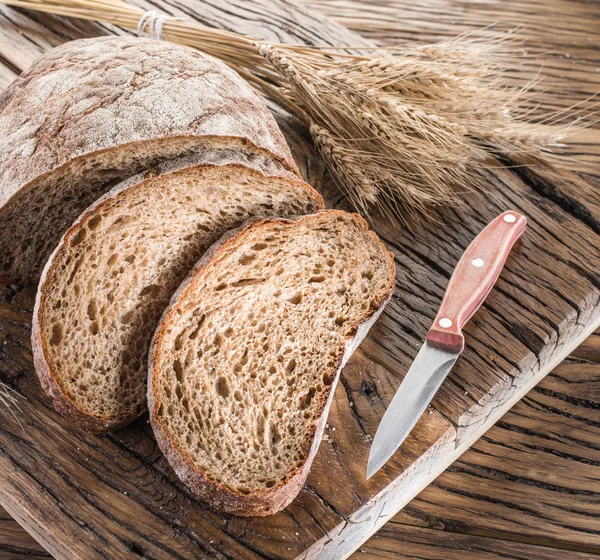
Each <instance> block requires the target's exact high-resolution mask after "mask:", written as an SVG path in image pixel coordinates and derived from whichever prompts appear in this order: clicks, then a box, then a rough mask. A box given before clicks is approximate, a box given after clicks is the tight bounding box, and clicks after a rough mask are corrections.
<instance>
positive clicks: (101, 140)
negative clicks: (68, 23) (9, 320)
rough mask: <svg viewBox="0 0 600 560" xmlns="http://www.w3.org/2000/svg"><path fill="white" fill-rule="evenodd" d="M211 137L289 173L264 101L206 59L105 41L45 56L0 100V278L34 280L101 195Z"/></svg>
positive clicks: (151, 45)
mask: <svg viewBox="0 0 600 560" xmlns="http://www.w3.org/2000/svg"><path fill="white" fill-rule="evenodd" d="M216 139H220V140H221V142H222V143H224V144H229V145H230V146H232V147H239V146H243V149H244V150H245V151H246V152H247V153H248V154H251V153H252V154H256V155H258V156H269V157H270V158H271V159H273V160H275V161H277V162H278V163H279V164H280V165H281V167H282V168H284V169H286V170H287V171H288V172H290V173H292V174H296V173H297V169H296V167H295V164H294V162H293V160H292V157H291V155H290V152H289V149H288V147H287V145H286V143H285V141H284V139H283V137H282V135H281V132H280V131H279V129H278V127H277V125H276V123H275V121H274V119H273V117H272V116H271V114H270V112H269V111H268V109H267V108H266V106H265V105H264V103H263V102H262V101H261V100H260V99H259V98H258V97H257V95H256V94H255V93H254V92H253V91H252V89H251V88H250V86H249V85H248V84H247V83H246V82H245V81H244V80H242V79H241V78H240V77H239V76H238V75H237V74H236V73H235V72H233V71H232V70H231V69H229V68H228V67H227V66H226V65H225V64H223V63H222V62H220V61H218V60H216V59H214V58H211V57H209V56H206V55H204V54H202V53H200V52H198V51H195V50H192V49H188V48H185V47H182V46H178V45H175V44H172V43H168V42H160V41H153V40H151V39H141V38H137V37H114V36H113V37H100V38H94V39H85V40H80V41H73V42H70V43H67V44H65V45H63V46H61V47H58V48H56V49H54V50H52V51H50V52H49V53H48V54H46V55H45V56H44V57H42V58H41V59H40V60H39V61H38V62H36V63H35V64H34V65H33V66H32V67H31V69H30V70H29V71H27V72H25V73H24V74H23V75H22V76H21V77H19V78H18V79H17V80H15V82H14V83H13V84H12V85H11V86H10V87H9V88H8V89H7V90H6V92H5V93H4V94H3V95H2V96H1V97H0V224H2V227H0V247H2V251H0V276H2V277H4V278H5V279H8V280H11V281H19V280H31V279H35V278H37V277H38V276H39V272H40V271H41V268H42V267H43V264H44V262H45V261H46V259H47V257H48V255H49V254H50V252H51V251H52V250H53V249H54V247H55V246H56V244H57V243H58V240H59V239H60V236H61V235H62V234H63V233H64V232H65V231H66V229H67V227H69V226H70V225H71V224H72V223H73V221H74V220H75V219H76V218H77V216H78V215H79V214H80V213H81V212H82V211H83V210H84V209H85V208H86V207H87V206H89V205H90V204H91V203H92V202H93V201H94V200H96V199H97V198H98V197H99V196H100V195H101V194H102V193H103V192H106V191H108V190H109V189H110V188H111V187H112V186H114V185H115V184H116V183H117V182H119V181H120V180H122V179H124V178H127V177H130V176H131V175H133V174H135V173H138V172H140V171H142V170H144V169H147V168H148V167H149V166H151V165H154V164H155V163H156V162H158V161H160V160H165V159H170V158H173V157H176V156H180V155H184V154H187V153H193V152H196V153H201V152H203V151H205V150H207V149H209V148H210V146H211V142H213V141H214V140H216Z"/></svg>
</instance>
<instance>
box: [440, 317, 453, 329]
mask: <svg viewBox="0 0 600 560" xmlns="http://www.w3.org/2000/svg"><path fill="white" fill-rule="evenodd" d="M439 325H440V327H442V328H443V329H449V328H450V327H451V326H452V321H451V320H450V319H448V317H443V318H442V319H440V320H439Z"/></svg>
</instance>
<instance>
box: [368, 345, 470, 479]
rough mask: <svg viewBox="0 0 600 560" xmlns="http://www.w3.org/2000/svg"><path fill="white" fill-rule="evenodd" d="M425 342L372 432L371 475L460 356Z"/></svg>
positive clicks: (408, 427)
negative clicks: (375, 429)
mask: <svg viewBox="0 0 600 560" xmlns="http://www.w3.org/2000/svg"><path fill="white" fill-rule="evenodd" d="M461 351H462V348H461V349H460V350H459V351H457V352H449V351H445V350H441V349H439V348H436V347H434V346H432V345H431V344H429V343H428V342H425V344H423V346H422V347H421V350H419V353H418V354H417V357H416V358H415V361H414V362H413V363H412V365H411V366H410V369H409V370H408V373H407V374H406V377H405V378H404V380H403V381H402V384H401V385H400V387H399V389H398V390H397V391H396V394H395V395H394V398H393V399H392V402H391V403H390V406H389V407H388V409H387V410H386V411H385V414H384V415H383V418H382V420H381V423H380V424H379V427H378V428H377V432H376V433H375V439H374V440H373V445H372V446H371V452H370V454H369V462H368V465H367V478H371V476H373V475H374V474H375V473H376V472H377V471H378V470H379V469H380V468H381V467H383V465H385V463H387V461H388V459H389V458H390V457H391V456H392V455H393V454H394V453H395V451H396V449H398V447H400V445H401V444H402V442H403V441H404V440H405V438H406V436H407V435H408V434H409V433H410V431H411V430H412V429H413V427H414V425H415V424H416V423H417V420H418V419H419V418H420V417H421V414H423V411H424V410H425V409H426V408H427V405H428V404H429V403H430V402H431V399H432V398H433V395H435V393H436V391H437V390H438V389H439V387H440V385H441V384H442V381H443V380H444V378H445V377H446V375H448V372H449V371H450V370H451V369H452V366H453V365H454V362H456V359H457V358H458V356H459V355H460V352H461Z"/></svg>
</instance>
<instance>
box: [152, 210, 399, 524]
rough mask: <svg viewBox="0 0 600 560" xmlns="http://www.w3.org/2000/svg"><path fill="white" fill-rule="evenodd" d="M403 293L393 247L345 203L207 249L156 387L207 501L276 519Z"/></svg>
mask: <svg viewBox="0 0 600 560" xmlns="http://www.w3.org/2000/svg"><path fill="white" fill-rule="evenodd" d="M393 288H394V261H393V257H392V255H391V254H390V253H388V252H387V251H386V250H385V247H384V245H383V244H382V243H381V241H379V239H378V238H377V236H376V235H375V233H373V232H371V231H369V230H368V229H367V224H366V222H365V221H364V220H363V219H362V218H360V217H359V216H357V215H355V214H348V213H345V212H341V211H336V210H325V211H322V212H320V213H317V214H315V215H312V216H305V217H302V218H299V219H296V220H285V219H279V220H277V219H264V220H258V221H251V222H249V223H248V224H246V225H245V226H243V227H242V228H241V229H239V230H238V231H235V232H231V233H229V234H227V235H226V236H225V237H224V238H223V239H222V240H221V241H220V242H219V243H217V244H216V245H215V246H213V247H212V248H211V249H210V250H209V251H208V252H207V253H206V254H205V256H204V257H203V258H202V260H201V261H200V262H199V263H198V265H197V266H196V267H195V269H194V271H193V272H192V274H191V275H190V276H189V277H188V278H187V279H186V281H185V282H184V283H183V284H182V286H181V287H180V288H179V289H178V290H177V292H176V293H175V295H174V296H173V299H172V300H171V304H170V306H169V308H168V309H167V311H166V312H165V314H164V315H163V317H162V319H161V321H160V324H159V326H158V328H157V330H156V333H155V335H154V339H153V343H152V347H151V350H150V360H149V376H150V378H149V386H148V401H149V404H148V406H149V409H150V420H151V423H152V427H153V429H154V433H155V435H156V438H157V442H158V444H159V446H160V448H161V449H162V451H163V453H164V454H165V456H166V457H167V459H168V461H169V463H170V464H171V465H172V467H173V468H174V470H175V472H176V473H177V475H178V476H179V477H180V478H181V479H182V480H183V481H184V482H185V483H186V484H187V485H188V486H189V487H190V488H191V490H192V491H193V492H194V493H195V494H196V495H197V496H198V497H199V498H200V499H201V500H203V501H204V502H206V503H207V504H208V505H209V506H211V507H212V508H215V509H217V510H220V511H224V512H227V513H233V514H237V515H268V514H271V513H274V512H276V511H278V510H280V509H282V508H284V507H285V506H286V505H287V504H288V503H289V502H290V501H291V500H292V499H293V498H294V497H295V496H296V495H297V493H298V492H299V491H300V488H301V487H302V485H303V483H304V481H305V479H306V476H307V474H308V470H309V468H310V465H311V463H312V460H313V458H314V455H315V453H316V451H317V448H318V446H319V443H320V440H321V437H322V435H323V429H324V426H325V422H326V418H327V413H328V410H329V406H330V404H331V400H332V397H333V392H334V389H335V386H336V383H337V380H338V377H339V374H340V370H341V368H342V367H343V365H344V364H345V363H346V361H347V360H348V358H349V357H350V355H351V354H352V352H353V351H354V349H355V348H356V347H357V346H358V344H359V343H360V341H361V340H362V338H363V337H364V336H365V335H366V333H367V331H368V329H369V328H370V326H371V325H372V324H373V323H374V321H375V320H376V319H377V317H378V316H379V314H380V313H381V312H382V310H383V308H384V306H385V304H386V303H387V301H388V300H389V298H390V296H391V294H392V291H393Z"/></svg>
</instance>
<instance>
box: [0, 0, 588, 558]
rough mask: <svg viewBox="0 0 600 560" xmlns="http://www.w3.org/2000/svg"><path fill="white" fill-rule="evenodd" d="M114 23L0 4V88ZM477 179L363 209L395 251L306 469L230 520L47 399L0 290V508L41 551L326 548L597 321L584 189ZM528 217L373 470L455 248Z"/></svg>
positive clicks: (360, 532) (260, 19) (373, 524)
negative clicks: (443, 368) (409, 427)
mask: <svg viewBox="0 0 600 560" xmlns="http://www.w3.org/2000/svg"><path fill="white" fill-rule="evenodd" d="M156 4H157V5H158V6H159V7H160V8H161V9H162V10H164V11H165V12H168V13H172V14H174V15H179V16H182V17H188V18H194V19H198V20H200V21H204V22H206V23H209V24H211V25H218V26H223V27H227V28H229V29H233V30H236V31H241V32H245V33H247V34H251V35H254V36H260V37H264V38H268V39H271V40H285V41H293V42H298V41H303V42H317V43H319V44H324V43H327V44H338V45H340V44H348V45H354V46H357V45H365V44H366V43H367V42H366V41H365V40H364V39H362V38H360V37H359V36H358V35H354V34H353V33H351V32H349V31H348V30H346V29H344V28H342V27H340V26H337V25H335V24H333V23H332V22H331V21H329V20H326V19H324V18H322V17H320V16H317V15H315V13H314V12H311V13H310V14H308V13H306V12H304V11H302V10H301V9H299V8H298V7H297V6H296V5H294V4H291V3H288V2H283V1H276V0H249V1H245V0H239V2H228V3H227V4H226V5H224V3H222V2H216V1H215V2H214V5H211V4H210V3H207V2H200V1H198V0H192V1H190V0H186V1H185V2H182V3H179V2H170V3H166V2H164V1H163V0H160V1H159V2H157V3H156ZM109 31H112V29H108V28H107V27H104V26H97V25H94V24H90V23H76V24H75V23H73V22H65V21H64V20H58V19H56V18H52V17H49V16H41V15H39V14H25V12H19V11H15V10H11V9H8V8H2V9H0V53H2V54H0V84H2V85H4V86H5V85H7V84H8V83H9V82H10V80H11V79H12V77H14V75H16V73H18V72H20V71H21V70H22V69H23V68H25V67H27V66H28V65H29V64H30V63H31V62H32V61H33V60H34V59H35V58H36V57H37V56H39V55H40V54H41V53H43V52H45V51H46V50H48V49H49V48H50V47H51V46H53V45H56V44H59V43H62V42H64V41H65V40H67V39H70V38H78V37H82V36H94V35H98V34H99V33H106V32H109ZM280 122H281V124H282V126H283V128H284V130H285V132H286V135H287V138H288V140H289V142H290V143H291V145H292V146H293V148H294V152H295V156H296V158H297V161H298V163H299V165H300V167H301V168H302V171H303V173H304V174H305V176H306V177H307V179H308V180H309V181H310V182H311V183H312V184H313V185H315V186H316V187H318V188H320V190H321V191H322V192H323V194H324V195H325V197H326V198H327V200H328V203H329V205H330V206H342V207H345V204H344V201H343V199H342V198H341V196H340V195H339V193H338V192H337V191H336V190H335V189H334V188H333V187H332V185H331V183H330V182H329V181H328V179H327V177H326V176H325V174H324V172H323V167H322V165H321V164H320V162H319V161H318V159H317V158H315V156H314V154H313V152H312V149H311V147H310V144H309V143H308V142H306V140H305V133H306V131H305V130H304V129H303V128H302V127H300V126H299V125H297V123H295V122H294V121H292V120H290V119H286V118H285V117H284V116H282V115H280ZM478 186H479V187H480V190H479V191H478V192H475V193H473V194H472V195H470V196H469V197H468V199H467V203H466V204H465V205H464V206H463V207H461V208H458V209H452V210H451V209H446V210H444V211H443V212H441V213H440V214H439V215H438V216H437V222H433V221H431V220H430V221H424V222H423V223H421V224H415V223H413V224H411V228H410V229H408V228H400V227H399V226H397V225H394V224H391V223H389V222H385V221H383V220H380V219H378V218H374V220H373V227H374V228H375V229H376V231H377V232H378V233H379V234H380V235H381V236H382V238H383V239H384V241H385V242H386V243H387V245H388V247H389V248H390V250H391V251H393V252H394V254H395V255H396V263H397V288H396V293H395V295H394V298H393V300H392V302H391V303H390V305H389V306H388V308H387V310H386V312H385V314H384V316H383V317H382V318H381V319H380V320H379V322H378V323H377V324H376V326H375V327H374V328H373V329H372V331H371V333H370V335H369V337H368V339H367V340H365V342H364V343H363V344H362V345H361V347H360V349H359V350H358V351H357V352H356V353H355V355H354V357H353V359H352V360H351V363H350V364H349V365H348V366H347V367H346V368H345V370H344V372H343V374H342V379H341V383H340V385H339V386H338V389H337V391H336V394H335V401H334V404H333V406H332V410H331V414H330V417H329V426H328V429H327V430H326V435H325V438H324V441H323V442H322V444H321V447H320V450H319V453H318V456H317V459H316V460H315V464H314V467H313V469H312V471H311V474H310V476H309V480H308V483H307V485H306V486H305V488H304V489H303V490H302V492H301V493H300V495H299V497H298V498H297V499H296V500H295V501H294V502H293V503H292V504H291V505H290V506H289V507H288V508H286V510H285V511H283V512H281V513H279V514H277V515H274V516H271V517H268V518H251V519H243V518H237V517H232V516H223V515H218V514H215V513H213V512H211V511H209V510H206V509H204V508H203V507H202V506H201V505H200V504H199V503H198V502H197V501H196V500H195V499H194V498H193V497H192V496H191V495H190V494H189V492H187V491H186V489H185V487H183V486H182V485H181V484H180V483H179V482H178V481H177V479H176V477H175V476H174V474H173V472H172V471H171V469H170V468H169V467H168V465H167V464H166V462H165V460H164V458H163V457H162V455H161V454H160V452H159V451H158V449H157V447H156V444H155V442H154V439H153V437H152V433H151V430H150V428H149V426H148V424H147V422H146V418H142V419H140V420H139V421H137V422H136V423H135V424H134V425H132V426H130V427H129V428H127V429H125V430H121V431H118V432H114V433H112V434H109V435H107V436H103V437H96V436H90V435H88V434H86V433H84V432H80V431H77V430H74V429H73V428H72V427H71V426H69V425H68V424H67V423H65V422H63V420H62V419H61V418H60V417H59V416H58V415H57V414H56V413H54V412H53V411H52V409H51V408H50V407H49V405H48V401H47V400H46V399H45V397H44V396H43V395H42V393H41V391H40V390H39V386H38V384H37V381H36V379H35V375H34V373H33V369H32V361H31V352H30V346H29V327H30V322H31V309H32V305H33V298H34V293H35V291H34V290H35V288H34V287H32V286H2V287H1V288H0V299H1V301H2V304H1V305H0V378H1V379H2V380H4V381H7V382H9V383H10V385H11V386H12V387H14V388H15V389H16V390H18V391H19V392H21V393H22V394H24V395H25V396H26V398H27V401H23V403H22V404H21V408H22V412H21V413H20V414H19V418H20V421H21V423H22V427H21V426H19V424H18V423H17V422H16V421H15V420H14V419H13V418H12V417H11V415H10V414H8V413H6V412H0V503H1V504H2V505H3V506H4V507H5V508H6V509H7V510H8V511H9V512H10V513H11V514H12V515H13V516H14V517H15V518H16V519H17V520H18V521H19V522H20V523H21V524H22V525H24V526H25V527H26V528H27V529H28V530H29V531H30V532H31V533H32V534H33V535H34V537H35V538H36V539H37V540H39V541H40V542H41V543H42V544H43V545H44V547H46V548H47V549H48V550H49V551H50V552H51V553H52V554H53V555H54V556H55V557H57V558H78V559H86V560H87V559H95V558H112V559H125V558H127V559H130V558H156V559H161V560H162V559H171V558H177V559H187V558H190V559H191V558H234V559H243V558H317V557H318V558H331V559H338V558H342V557H344V556H345V555H347V554H348V553H349V552H351V551H352V550H353V549H355V548H356V547H358V546H359V545H360V544H361V543H362V542H363V541H364V540H365V539H366V538H367V537H368V536H369V535H370V534H371V533H373V532H374V531H375V530H377V528H379V527H380V526H381V525H382V524H383V523H385V521H387V520H388V519H389V518H390V517H391V516H392V515H393V514H394V513H396V512H397V511H398V510H399V509H400V508H401V507H402V506H403V505H404V504H406V503H407V502H408V501H409V500H410V499H411V498H412V497H413V496H414V495H415V494H416V493H418V492H419V491H420V490H421V489H422V488H424V487H425V486H426V485H427V484H428V483H429V482H430V481H431V480H432V479H433V478H435V476H437V475H438V474H439V473H440V472H442V471H443V470H444V469H445V468H446V467H447V466H448V465H449V464H450V463H451V462H452V461H453V460H454V459H456V458H457V457H458V456H459V455H460V454H461V453H462V452H463V451H464V450H465V449H466V448H467V447H468V446H469V445H470V444H471V443H472V442H474V441H475V440H476V439H477V438H478V437H479V436H480V435H481V434H482V433H483V432H484V431H485V430H486V429H487V428H488V427H489V426H491V425H492V424H493V423H494V422H495V421H496V420H497V419H498V418H499V417H500V416H501V415H502V414H503V412H505V411H506V410H507V409H508V408H510V406H512V404H514V403H515V402H516V401H517V400H518V399H519V398H520V397H521V396H522V395H524V394H525V393H526V392H527V391H528V389H529V388H530V387H532V386H533V385H534V384H535V383H537V382H538V381H539V380H540V379H541V378H542V377H543V376H544V375H545V374H546V373H548V371H550V370H551V369H552V368H553V366H554V365H555V364H557V363H558V362H559V361H560V360H562V358H563V357H565V356H566V355H567V354H568V353H569V352H570V351H571V350H572V349H573V348H574V347H575V346H577V345H578V344H579V342H581V341H582V340H583V339H584V338H585V337H586V336H587V334H589V333H590V332H591V331H592V330H594V328H595V327H596V326H598V325H599V324H600V277H599V272H598V271H599V270H600V251H599V249H598V247H600V196H599V194H598V192H597V190H598V189H597V185H593V184H589V183H588V182H586V181H584V180H582V179H581V178H580V177H578V176H577V175H574V174H569V173H568V172H561V173H559V172H557V171H554V170H552V169H550V168H547V167H545V166H543V165H540V166H537V167H535V168H534V169H533V170H530V171H525V170H524V169H523V168H515V167H512V168H508V167H507V168H504V169H495V170H494V171H493V172H491V171H488V172H482V173H481V176H480V181H479V185H478ZM507 208H512V209H515V210H518V211H519V212H522V213H523V214H525V215H526V216H527V217H528V218H529V228H528V230H527V232H526V234H525V235H524V237H523V238H522V240H521V242H520V243H519V245H518V246H517V247H516V248H515V249H514V250H513V253H512V254H511V257H510V258H509V260H508V262H507V266H506V269H505V271H504V272H503V274H502V276H501V278H500V280H499V282H498V284H497V286H496V288H495V289H494V290H493V292H492V293H491V294H490V296H489V298H488V300H487V302H486V305H485V306H484V308H483V309H481V310H480V311H479V313H478V314H477V315H476V316H475V317H474V319H473V320H472V322H471V323H470V325H469V326H468V327H467V329H466V333H465V334H466V339H467V348H466V350H465V352H464V354H463V356H462V358H461V359H460V360H459V362H458V363H457V364H456V366H455V368H454V369H453V371H452V372H451V374H450V376H449V378H448V379H447V381H446V382H445V384H444V385H443V387H442V389H441V390H440V392H439V393H438V395H437V396H436V398H435V400H434V401H433V403H432V406H431V408H430V409H429V410H428V412H427V413H426V414H425V415H424V417H423V418H422V419H421V420H420V421H419V423H418V424H417V426H416V428H415V430H414V431H413V433H412V434H411V436H410V437H409V439H408V440H407V441H406V443H405V445H404V446H403V447H402V449H401V451H399V452H398V453H396V455H395V457H394V459H393V460H392V461H390V463H388V465H386V467H385V468H384V469H383V470H382V471H380V472H379V473H378V474H377V475H376V476H375V477H374V478H372V479H371V480H369V481H368V482H367V481H366V480H365V477H364V471H365V467H366V461H367V456H368V452H369V447H370V442H371V440H372V437H373V435H374V433H375V430H376V427H377V424H378V422H379V420H380V418H381V416H382V414H383V411H384V410H385V407H386V406H387V404H389V401H390V400H391V398H392V396H393V394H394V392H395V390H396V388H397V387H398V385H399V383H400V381H401V380H402V377H403V376H404V374H405V373H406V370H407V368H408V366H409V364H410V362H411V361H412V359H413V358H414V356H415V354H416V352H417V350H418V347H419V346H420V344H421V341H422V339H423V337H424V335H425V333H426V331H427V329H428V328H429V325H430V323H431V321H432V319H433V317H434V315H435V312H436V310H437V307H438V306H439V303H440V301H441V297H442V295H443V292H444V289H445V286H446V284H447V281H448V278H449V276H450V274H451V272H452V269H453V267H454V265H455V264H456V262H457V260H458V258H459V257H460V254H461V253H462V251H463V250H464V249H465V248H466V246H467V245H468V243H469V242H470V240H471V239H472V238H473V237H474V236H475V235H476V234H477V232H478V231H479V230H480V229H481V228H482V227H483V226H484V225H485V223H487V222H488V221H489V220H490V219H492V218H493V217H494V216H495V215H496V214H498V213H500V212H501V211H503V210H505V209H507Z"/></svg>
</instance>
